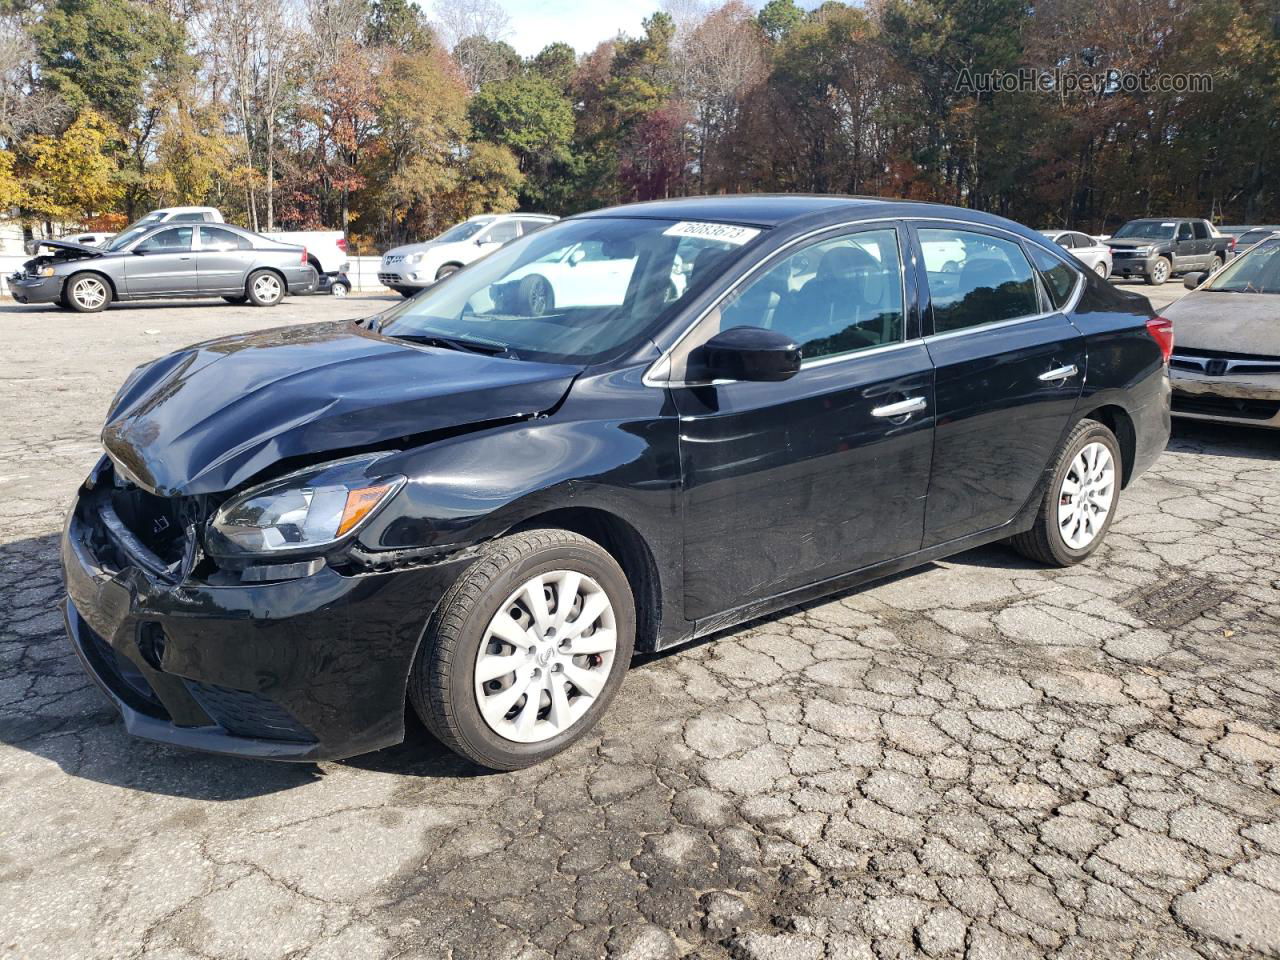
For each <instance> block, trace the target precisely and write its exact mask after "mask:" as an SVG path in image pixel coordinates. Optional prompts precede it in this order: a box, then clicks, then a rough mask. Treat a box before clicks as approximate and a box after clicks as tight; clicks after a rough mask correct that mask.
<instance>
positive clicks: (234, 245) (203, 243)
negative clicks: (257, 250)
mask: <svg viewBox="0 0 1280 960" xmlns="http://www.w3.org/2000/svg"><path fill="white" fill-rule="evenodd" d="M252 247H253V244H251V243H250V242H249V238H248V237H242V236H241V235H240V234H238V233H236V232H235V231H234V230H223V229H221V228H219V227H201V228H200V248H201V249H202V250H249V249H251V248H252Z"/></svg>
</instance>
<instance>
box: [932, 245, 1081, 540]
mask: <svg viewBox="0 0 1280 960" xmlns="http://www.w3.org/2000/svg"><path fill="white" fill-rule="evenodd" d="M912 232H913V235H914V240H915V243H916V245H917V250H918V254H917V259H918V261H919V262H920V263H921V264H922V265H923V268H924V269H923V271H922V272H921V273H922V279H923V284H922V286H923V291H924V292H923V294H922V297H923V299H924V300H925V304H926V309H925V320H926V324H927V326H926V331H927V333H928V335H927V336H926V338H925V343H926V345H927V347H928V351H929V354H930V356H931V357H932V359H933V362H934V365H935V367H936V370H937V380H936V384H935V389H936V400H935V402H936V408H935V410H936V413H935V415H936V422H937V427H936V430H935V439H934V453H933V475H932V478H931V481H930V484H929V496H928V506H927V508H926V513H925V530H924V545H925V546H926V547H928V546H932V545H934V544H939V543H945V542H947V541H949V540H955V539H958V538H960V537H964V536H967V535H969V534H974V533H978V532H980V531H984V530H989V529H992V528H995V527H999V526H1001V525H1002V524H1004V523H1007V522H1008V521H1009V520H1011V519H1012V518H1013V517H1014V515H1015V514H1016V513H1017V512H1018V510H1019V509H1020V508H1021V507H1022V506H1023V504H1025V503H1026V502H1027V500H1028V499H1029V498H1030V496H1031V495H1032V492H1033V491H1034V490H1035V488H1036V484H1037V482H1038V481H1039V479H1040V476H1041V474H1042V473H1043V471H1044V469H1045V467H1046V465H1047V464H1048V463H1049V460H1050V458H1051V457H1052V456H1053V454H1054V452H1055V451H1056V449H1057V447H1058V443H1059V442H1060V440H1061V438H1062V435H1063V431H1064V429H1065V427H1066V425H1067V420H1068V418H1069V417H1070V416H1071V413H1072V411H1073V410H1074V409H1075V405H1076V400H1077V398H1078V397H1079V395H1080V390H1081V384H1082V382H1083V379H1084V362H1085V356H1084V339H1083V337H1082V336H1081V335H1080V331H1078V330H1077V329H1076V328H1075V327H1074V326H1073V325H1072V324H1071V321H1070V320H1068V319H1067V316H1066V315H1065V313H1063V312H1062V311H1061V309H1059V307H1058V306H1057V305H1055V304H1053V303H1052V302H1051V301H1050V300H1049V298H1048V293H1047V291H1046V290H1045V289H1044V288H1043V287H1042V285H1041V282H1040V281H1039V279H1038V277H1037V275H1036V271H1035V270H1033V268H1032V266H1031V263H1030V261H1029V260H1028V254H1027V250H1026V249H1024V246H1023V243H1022V241H1021V240H1020V239H1019V238H1018V237H1016V236H1014V235H1013V234H1007V233H1004V232H1002V231H997V230H993V229H986V228H983V227H980V226H976V225H970V224H964V225H958V224H955V223H951V222H945V221H937V222H930V221H923V222H919V223H917V224H915V225H914V226H913V229H912ZM1063 262H1065V261H1063ZM1071 269H1072V273H1073V276H1074V277H1075V278H1076V280H1077V281H1078V282H1083V281H1082V280H1081V278H1080V275H1079V273H1078V271H1077V269H1076V268H1071ZM1064 305H1065V303H1064Z"/></svg>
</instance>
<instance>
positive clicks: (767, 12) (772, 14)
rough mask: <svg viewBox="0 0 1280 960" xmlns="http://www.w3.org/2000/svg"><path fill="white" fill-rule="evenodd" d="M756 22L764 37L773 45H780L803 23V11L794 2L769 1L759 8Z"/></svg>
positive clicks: (785, 0) (793, 0) (783, 0)
mask: <svg viewBox="0 0 1280 960" xmlns="http://www.w3.org/2000/svg"><path fill="white" fill-rule="evenodd" d="M756 20H757V22H758V23H759V24H760V29H761V30H763V31H764V34H765V36H767V37H768V38H769V39H770V40H772V41H773V42H774V43H780V42H781V41H783V40H785V39H786V38H787V34H789V33H790V32H791V31H792V30H794V29H795V28H796V27H798V26H800V24H801V23H802V22H803V21H804V11H803V10H801V9H800V7H799V6H797V5H796V2H795V0H769V2H768V3H766V4H765V5H764V6H763V7H761V8H760V13H759V14H758V15H757V17H756Z"/></svg>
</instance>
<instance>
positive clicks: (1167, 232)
mask: <svg viewBox="0 0 1280 960" xmlns="http://www.w3.org/2000/svg"><path fill="white" fill-rule="evenodd" d="M1175 229H1177V224H1176V223H1170V222H1168V221H1160V220H1132V221H1130V222H1129V223H1126V224H1125V225H1124V226H1123V227H1121V228H1120V229H1119V230H1117V231H1116V232H1115V233H1113V234H1112V236H1113V237H1115V238H1116V239H1117V240H1125V239H1128V238H1139V239H1143V240H1169V239H1171V238H1172V237H1173V232H1174V230H1175Z"/></svg>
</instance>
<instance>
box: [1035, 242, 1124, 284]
mask: <svg viewBox="0 0 1280 960" xmlns="http://www.w3.org/2000/svg"><path fill="white" fill-rule="evenodd" d="M1040 232H1041V233H1043V234H1044V235H1045V236H1046V237H1048V238H1049V239H1050V240H1052V241H1053V242H1054V243H1056V244H1057V245H1058V246H1060V247H1062V248H1063V249H1064V250H1070V251H1071V255H1072V256H1073V257H1075V258H1076V259H1077V260H1079V261H1080V262H1081V263H1083V264H1084V265H1085V266H1086V267H1088V268H1089V269H1090V270H1092V271H1093V272H1094V273H1096V274H1097V275H1098V276H1100V277H1102V279H1103V280H1105V279H1107V277H1109V276H1111V248H1110V247H1108V246H1107V245H1106V244H1105V243H1103V242H1102V241H1101V240H1095V239H1094V238H1093V237H1091V236H1089V234H1087V233H1080V232H1079V231H1078V230H1041V231H1040Z"/></svg>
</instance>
